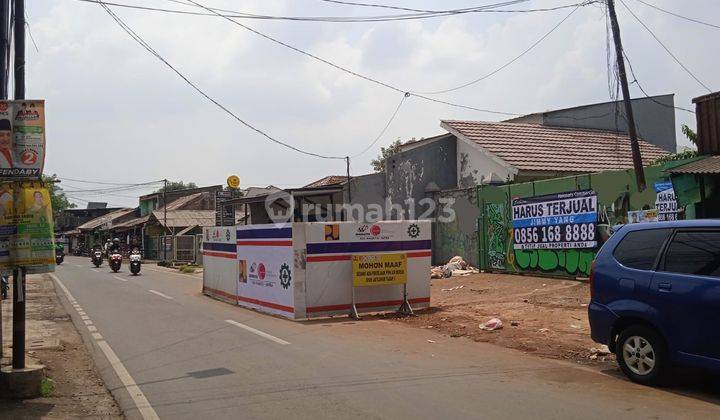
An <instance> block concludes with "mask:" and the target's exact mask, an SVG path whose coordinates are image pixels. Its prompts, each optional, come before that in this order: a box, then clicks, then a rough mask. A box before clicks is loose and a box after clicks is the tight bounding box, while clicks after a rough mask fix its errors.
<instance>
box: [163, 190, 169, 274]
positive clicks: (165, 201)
mask: <svg viewBox="0 0 720 420" xmlns="http://www.w3.org/2000/svg"><path fill="white" fill-rule="evenodd" d="M163 182H164V187H163V213H164V215H163V233H164V235H163V243H162V247H163V262H165V261H167V183H168V180H167V179H164V180H163Z"/></svg>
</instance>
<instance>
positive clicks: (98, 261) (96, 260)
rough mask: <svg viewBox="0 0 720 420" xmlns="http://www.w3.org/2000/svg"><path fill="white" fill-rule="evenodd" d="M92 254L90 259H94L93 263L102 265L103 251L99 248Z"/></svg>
mask: <svg viewBox="0 0 720 420" xmlns="http://www.w3.org/2000/svg"><path fill="white" fill-rule="evenodd" d="M91 255H92V257H91V259H90V260H91V261H92V263H93V264H95V267H100V265H101V264H102V258H103V257H102V251H100V250H99V249H96V250H94V251H93V252H92V254H91Z"/></svg>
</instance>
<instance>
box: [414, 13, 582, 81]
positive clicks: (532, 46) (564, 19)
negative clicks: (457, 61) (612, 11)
mask: <svg viewBox="0 0 720 420" xmlns="http://www.w3.org/2000/svg"><path fill="white" fill-rule="evenodd" d="M586 4H589V2H584V3H580V4H579V5H578V6H576V7H575V8H574V9H573V10H572V11H571V12H570V13H568V15H567V16H565V17H564V18H563V19H562V20H561V21H560V22H558V23H557V24H556V25H555V26H553V27H552V29H550V31H548V32H546V33H545V35H543V36H541V37H540V39H538V40H537V41H535V42H534V43H532V44H531V45H530V46H529V47H528V48H526V49H525V50H524V51H523V52H521V53H520V54H519V55H517V56H516V57H515V58H513V59H512V60H510V61H508V62H507V63H505V64H503V65H502V66H500V67H498V68H496V69H495V70H493V71H491V72H490V73H488V74H486V75H484V76H481V77H478V78H477V79H474V80H471V81H469V82H467V83H463V84H461V85H459V86H455V87H453V88H449V89H444V90H436V91H432V92H417V93H424V94H427V95H436V94H440V93H448V92H453V91H456V90H459V89H462V88H466V87H468V86H470V85H474V84H475V83H478V82H480V81H483V80H485V79H487V78H488V77H491V76H493V75H495V74H497V73H498V72H500V71H502V70H503V69H505V68H506V67H508V66H509V65H511V64H512V63H514V62H515V61H517V60H519V59H520V58H521V57H522V56H524V55H525V54H527V53H529V52H530V51H532V49H533V48H535V47H536V46H537V45H538V44H540V43H541V42H543V41H544V40H545V38H547V37H548V36H550V34H552V33H553V32H555V30H556V29H557V28H559V27H560V25H562V24H563V23H564V22H565V21H566V20H568V19H569V18H570V16H572V14H573V13H575V12H576V11H577V10H578V9H579V8H580V7H581V6H584V5H586Z"/></svg>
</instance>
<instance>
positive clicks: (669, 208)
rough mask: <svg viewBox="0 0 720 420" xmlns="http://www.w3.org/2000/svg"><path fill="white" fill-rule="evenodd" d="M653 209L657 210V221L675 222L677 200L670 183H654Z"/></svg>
mask: <svg viewBox="0 0 720 420" xmlns="http://www.w3.org/2000/svg"><path fill="white" fill-rule="evenodd" d="M655 194H656V198H655V208H656V209H657V220H658V221H659V222H664V221H667V220H677V210H678V208H677V200H676V199H675V190H674V189H673V184H672V182H670V181H667V182H656V183H655Z"/></svg>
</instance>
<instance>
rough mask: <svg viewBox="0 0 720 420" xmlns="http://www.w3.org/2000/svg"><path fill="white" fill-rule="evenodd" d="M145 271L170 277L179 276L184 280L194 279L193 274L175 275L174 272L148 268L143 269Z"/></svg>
mask: <svg viewBox="0 0 720 420" xmlns="http://www.w3.org/2000/svg"><path fill="white" fill-rule="evenodd" d="M145 269H146V270H150V271H154V272H156V273H164V274H171V275H173V276H180V277H185V278H188V277H190V278H192V277H195V276H194V275H193V274H183V273H176V272H174V271H165V270H158V269H156V268H150V267H145ZM195 278H198V277H195Z"/></svg>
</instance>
